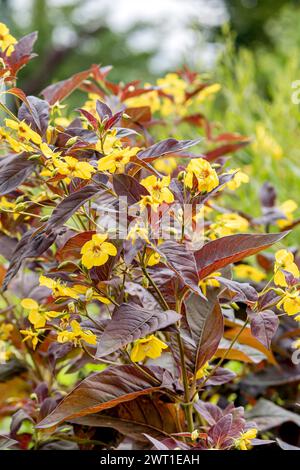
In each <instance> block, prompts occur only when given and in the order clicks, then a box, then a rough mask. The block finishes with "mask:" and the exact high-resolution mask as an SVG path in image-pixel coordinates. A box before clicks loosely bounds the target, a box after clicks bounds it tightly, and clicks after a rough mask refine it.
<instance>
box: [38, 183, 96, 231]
mask: <svg viewBox="0 0 300 470" xmlns="http://www.w3.org/2000/svg"><path fill="white" fill-rule="evenodd" d="M101 193H105V190H103V189H99V187H97V186H94V185H92V184H89V185H87V186H84V188H82V189H79V190H78V191H75V192H74V193H72V194H70V195H69V196H67V197H66V198H65V199H63V200H62V201H61V202H60V203H59V204H58V206H56V207H55V209H54V210H53V212H52V214H51V217H50V219H49V220H48V222H47V226H46V230H47V232H48V231H49V230H53V229H56V228H57V227H60V226H61V225H63V224H64V223H65V222H66V221H67V220H68V219H69V218H70V217H72V215H73V214H74V213H75V212H76V211H77V209H79V207H81V206H82V205H83V204H84V203H85V202H87V201H88V200H89V199H91V198H92V197H94V196H96V195H98V196H99V195H100V194H101Z"/></svg>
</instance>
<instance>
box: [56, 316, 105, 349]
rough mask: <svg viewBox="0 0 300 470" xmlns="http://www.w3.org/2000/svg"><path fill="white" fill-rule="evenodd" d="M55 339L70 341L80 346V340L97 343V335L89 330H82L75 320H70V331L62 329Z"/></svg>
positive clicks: (63, 341) (62, 341)
mask: <svg viewBox="0 0 300 470" xmlns="http://www.w3.org/2000/svg"><path fill="white" fill-rule="evenodd" d="M57 341H58V342H59V343H67V342H68V341H72V343H73V344H74V345H75V346H79V347H80V346H81V343H82V341H85V342H86V343H88V344H97V336H96V335H95V334H94V333H93V332H92V331H90V330H83V329H82V328H81V326H80V323H78V321H77V320H72V321H71V331H69V330H64V331H61V332H59V333H58V335H57Z"/></svg>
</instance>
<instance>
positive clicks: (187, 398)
mask: <svg viewBox="0 0 300 470" xmlns="http://www.w3.org/2000/svg"><path fill="white" fill-rule="evenodd" d="M176 337H177V342H178V346H179V353H180V363H181V370H182V381H183V387H184V399H185V403H184V412H185V417H186V420H187V424H188V430H189V432H193V430H194V423H193V409H192V404H191V402H190V390H189V383H188V377H187V370H186V365H185V357H184V346H183V342H182V338H181V336H180V333H179V332H178V333H177V335H176Z"/></svg>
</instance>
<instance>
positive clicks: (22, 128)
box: [5, 119, 42, 145]
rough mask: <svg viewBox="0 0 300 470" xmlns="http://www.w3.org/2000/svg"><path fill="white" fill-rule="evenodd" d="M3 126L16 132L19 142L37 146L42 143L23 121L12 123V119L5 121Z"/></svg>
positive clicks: (38, 136)
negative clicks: (31, 143) (32, 143)
mask: <svg viewBox="0 0 300 470" xmlns="http://www.w3.org/2000/svg"><path fill="white" fill-rule="evenodd" d="M5 124H6V126H7V127H9V128H10V129H13V130H15V131H17V134H18V138H19V140H20V141H21V142H24V141H25V142H30V141H31V142H34V143H35V144H37V145H40V144H41V143H42V138H41V136H40V135H39V134H38V133H37V132H35V131H33V130H32V129H31V127H30V126H28V124H26V122H24V121H20V122H17V121H14V120H13V119H5Z"/></svg>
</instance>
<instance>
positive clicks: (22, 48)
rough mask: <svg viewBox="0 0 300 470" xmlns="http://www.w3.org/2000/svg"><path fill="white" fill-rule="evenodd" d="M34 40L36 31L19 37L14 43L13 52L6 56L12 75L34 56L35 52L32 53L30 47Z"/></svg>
mask: <svg viewBox="0 0 300 470" xmlns="http://www.w3.org/2000/svg"><path fill="white" fill-rule="evenodd" d="M36 40H37V32H33V33H30V34H27V35H26V36H24V37H23V38H21V39H20V40H19V41H18V42H17V44H15V45H14V50H13V52H12V53H11V55H10V56H9V57H8V58H7V62H8V64H9V68H10V71H11V73H12V75H15V74H16V72H17V71H18V70H19V69H20V68H21V67H23V65H25V64H27V62H28V61H29V60H30V59H31V58H32V57H35V54H32V49H33V46H34V43H35V41H36Z"/></svg>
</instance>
